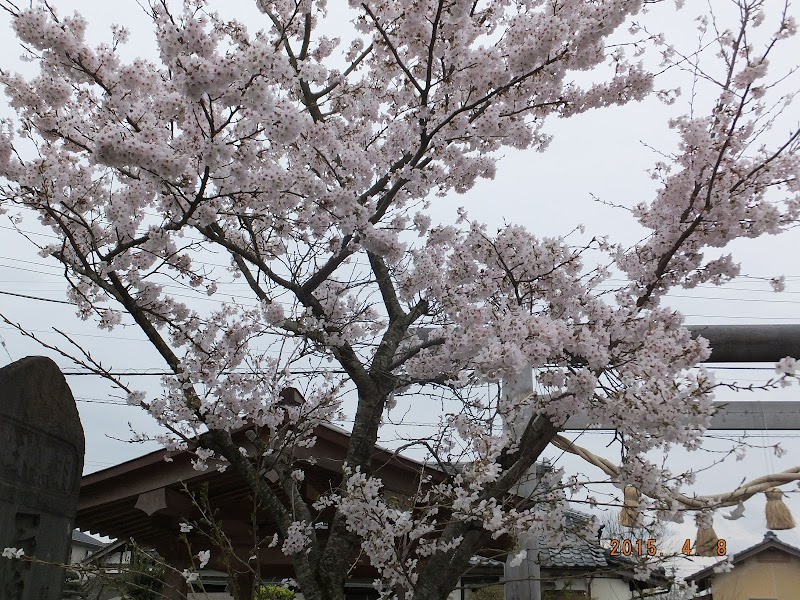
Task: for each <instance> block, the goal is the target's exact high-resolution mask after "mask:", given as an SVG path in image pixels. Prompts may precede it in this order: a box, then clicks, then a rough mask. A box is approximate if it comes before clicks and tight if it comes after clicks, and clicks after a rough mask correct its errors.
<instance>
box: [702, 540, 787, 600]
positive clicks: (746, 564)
mask: <svg viewBox="0 0 800 600" xmlns="http://www.w3.org/2000/svg"><path fill="white" fill-rule="evenodd" d="M798 590H800V558H797V557H794V556H791V555H789V554H787V553H785V552H781V551H779V550H767V551H764V552H761V553H760V554H757V555H756V556H752V557H750V558H749V559H747V560H745V561H743V562H742V563H740V564H738V565H736V567H734V569H733V570H732V571H730V572H729V573H721V574H718V575H715V577H714V580H713V584H712V586H711V592H712V594H713V597H714V600H750V599H751V598H769V599H770V600H773V599H774V600H797V598H798Z"/></svg>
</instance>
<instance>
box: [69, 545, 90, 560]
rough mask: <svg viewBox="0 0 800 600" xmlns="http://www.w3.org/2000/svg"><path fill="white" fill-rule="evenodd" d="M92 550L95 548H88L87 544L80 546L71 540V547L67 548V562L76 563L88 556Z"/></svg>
mask: <svg viewBox="0 0 800 600" xmlns="http://www.w3.org/2000/svg"><path fill="white" fill-rule="evenodd" d="M93 550H95V548H90V547H89V546H82V545H79V544H76V543H75V542H73V543H72V547H71V548H70V549H69V564H71V565H76V564H78V563H79V562H81V561H82V560H83V559H84V558H86V557H87V556H89V554H91V552H92V551H93Z"/></svg>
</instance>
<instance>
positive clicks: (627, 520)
mask: <svg viewBox="0 0 800 600" xmlns="http://www.w3.org/2000/svg"><path fill="white" fill-rule="evenodd" d="M641 497H642V495H641V493H640V492H639V490H638V489H637V487H636V486H634V485H626V486H625V501H624V502H623V503H622V510H621V511H620V513H619V524H620V525H622V526H623V527H636V525H637V524H638V522H639V498H641Z"/></svg>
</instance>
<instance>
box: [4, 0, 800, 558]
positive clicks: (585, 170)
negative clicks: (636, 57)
mask: <svg viewBox="0 0 800 600" xmlns="http://www.w3.org/2000/svg"><path fill="white" fill-rule="evenodd" d="M53 4H54V5H56V6H57V7H62V12H65V8H63V7H78V8H79V10H80V11H81V12H83V13H84V14H85V15H86V16H87V17H88V19H89V21H90V36H91V37H92V38H93V39H96V40H109V39H110V34H108V33H106V32H107V27H108V26H109V25H110V24H111V23H114V22H117V23H123V24H125V25H126V26H128V27H129V28H130V29H131V32H132V36H131V38H132V43H130V44H128V46H127V47H126V49H125V53H126V55H128V56H133V55H136V54H144V53H149V52H151V49H152V46H151V36H150V33H149V32H150V29H151V28H150V26H149V25H148V21H147V20H146V19H145V18H144V16H143V15H142V13H141V10H140V9H139V7H138V6H137V5H136V3H135V2H133V1H132V0H120V1H119V2H114V3H110V2H105V1H97V0H91V1H90V0H84V1H81V2H69V1H67V0H54V1H53ZM229 4H230V3H229ZM236 6H237V10H239V7H244V6H247V7H248V8H247V9H246V11H245V12H243V13H241V14H243V15H244V17H245V18H246V19H247V22H249V23H253V22H255V21H254V19H257V18H258V15H257V13H256V12H255V11H254V10H253V9H252V7H250V3H249V2H241V3H240V2H237V3H236ZM112 7H113V11H112V10H111V8H112ZM242 10H244V9H242ZM331 10H332V11H333V9H331ZM660 10H661V11H662V12H663V13H664V16H661V17H660V18H659V20H658V23H659V25H660V26H663V27H665V28H666V29H667V30H668V31H670V32H671V33H672V34H673V35H674V36H677V38H678V39H680V42H681V44H688V45H689V46H691V44H692V40H693V39H694V33H693V31H692V29H691V19H690V17H691V15H690V14H689V13H687V12H683V13H678V15H677V16H674V15H671V13H670V10H671V9H667V7H661V8H660ZM796 12H797V10H796V9H795V13H796ZM0 28H1V29H0V32H2V36H0V40H2V41H1V42H0V47H1V48H2V54H0V56H2V58H0V64H1V65H2V67H3V68H12V69H14V70H19V71H23V72H30V69H31V68H32V67H31V65H30V64H29V63H22V62H20V61H19V60H18V59H17V56H18V55H19V54H20V51H19V50H18V48H17V47H16V45H15V43H14V42H13V38H12V37H11V36H10V35H8V33H9V32H8V30H7V19H6V16H5V15H4V14H3V15H1V16H0ZM252 28H253V29H256V27H255V26H252ZM792 43H793V44H794V48H795V49H796V50H797V52H795V53H794V56H800V46H798V44H797V42H796V41H795V42H792ZM787 56H789V55H787ZM779 66H783V67H784V68H785V67H787V66H790V63H788V62H787V63H786V64H785V65H779ZM667 77H671V76H667ZM667 77H665V78H663V79H660V80H659V82H658V83H657V85H659V84H661V86H663V87H672V86H674V85H676V83H677V84H681V85H683V86H684V88H685V86H686V85H687V84H688V81H687V80H686V79H685V77H683V79H681V81H680V82H679V81H678V80H679V79H680V77H679V78H678V79H669V78H667ZM662 82H663V83H662ZM794 83H795V85H796V84H797V78H796V77H795V79H794ZM685 109H686V99H685V98H683V99H679V100H678V102H677V103H676V105H675V106H672V107H665V106H663V105H662V104H660V103H658V102H657V101H656V100H655V98H650V99H648V100H647V101H645V102H643V103H641V104H636V105H630V106H626V107H621V108H610V109H605V110H602V111H595V112H592V113H590V114H587V115H581V116H579V117H575V118H573V119H571V120H569V121H566V122H553V123H551V127H550V130H551V132H553V133H554V134H555V139H554V141H553V143H552V144H551V146H550V148H549V150H548V152H547V153H545V154H536V153H532V152H519V151H514V150H508V151H506V152H505V157H504V159H503V160H502V161H501V163H500V165H499V169H498V174H497V177H496V178H495V180H494V181H482V182H480V183H478V184H477V185H476V186H475V187H474V188H473V189H472V190H470V191H469V192H468V193H467V194H464V195H463V196H455V195H453V196H451V197H448V198H444V199H436V200H435V202H434V207H433V210H432V213H433V217H434V221H437V220H438V221H439V222H447V221H449V220H452V219H453V217H454V214H455V210H456V208H457V207H458V206H465V207H466V208H467V209H468V211H469V213H470V215H471V216H472V217H473V218H475V219H476V220H479V221H484V222H486V223H488V224H489V225H500V224H502V223H503V222H504V221H506V222H517V223H521V224H524V225H525V226H526V227H528V228H529V229H530V230H532V231H533V232H534V233H536V234H539V235H557V234H561V233H567V232H568V231H569V230H571V229H572V228H574V227H575V226H576V225H578V224H579V223H583V224H585V225H586V226H587V235H593V234H609V235H610V236H611V238H612V240H615V241H623V242H626V243H633V242H635V241H637V240H638V239H639V238H640V237H642V235H641V234H642V230H641V229H640V228H638V226H637V225H636V224H635V223H634V222H633V221H632V219H631V218H630V217H629V216H628V215H627V214H626V213H625V211H622V210H619V209H612V208H610V207H608V206H604V205H601V204H599V203H596V202H593V201H592V196H593V195H594V196H597V197H599V198H601V199H603V200H604V201H608V202H612V203H617V204H622V205H625V206H632V205H634V204H636V203H638V202H640V201H642V200H648V199H650V198H652V197H653V191H654V183H653V182H652V181H651V180H650V178H649V175H648V174H647V173H646V172H645V171H646V169H647V168H648V167H650V166H651V165H652V163H653V162H654V161H655V160H656V156H655V155H654V153H653V152H651V151H650V150H648V149H646V148H645V147H644V146H643V145H642V142H646V143H647V144H649V145H651V146H655V147H657V148H659V149H660V150H666V151H669V150H670V149H672V147H673V146H674V144H675V138H674V135H673V133H672V132H671V131H670V130H669V129H668V128H667V127H666V119H667V118H668V116H669V115H675V114H679V113H682V112H684V111H685ZM7 114H8V108H7V107H6V106H5V103H4V102H3V101H2V100H0V115H7ZM26 217H27V218H26V220H25V222H24V223H23V224H22V225H21V226H20V227H21V228H22V229H23V230H26V231H28V232H30V236H31V238H32V239H34V240H39V241H42V240H43V239H44V238H42V237H41V236H42V235H46V232H45V230H43V229H42V228H41V227H39V226H38V223H37V222H36V221H35V219H34V218H30V217H31V215H30V214H29V215H26ZM798 247H800V232H798V231H797V230H793V231H791V232H788V233H786V234H784V235H781V236H777V237H771V238H764V239H758V240H748V241H742V242H739V243H736V244H734V245H733V248H732V249H733V251H734V252H735V256H736V257H737V258H738V259H739V260H740V261H741V263H742V266H743V269H742V270H743V272H744V273H748V274H751V275H754V276H763V277H771V276H773V275H776V274H784V275H786V279H787V286H786V291H785V292H784V293H781V294H776V293H773V292H772V291H771V289H770V287H769V285H767V284H766V283H765V282H759V281H754V280H749V279H743V280H740V281H736V282H735V283H733V284H732V285H730V286H727V288H724V289H723V288H716V287H713V286H700V287H699V288H697V289H696V290H691V291H688V290H687V291H678V292H676V293H675V294H673V295H672V297H671V298H672V300H671V305H672V306H673V307H674V308H677V309H679V310H681V311H682V312H683V313H684V314H685V315H686V316H687V321H688V322H689V323H714V324H721V323H735V324H743V323H782V322H783V323H797V322H800V311H799V310H798V309H799V308H800V266H798V261H797V256H798V255H797V250H796V249H797V248H798ZM218 262H224V259H220V261H218ZM235 289H236V288H235V287H232V286H231V287H224V288H223V292H224V293H230V294H234V293H235ZM0 290H2V291H7V292H14V293H20V294H28V295H33V296H40V297H46V298H52V299H56V300H64V299H65V296H64V285H63V284H62V283H61V279H60V277H59V268H58V266H57V264H56V262H55V261H54V260H44V259H41V258H40V257H38V256H37V254H36V252H35V249H34V248H33V247H32V245H31V244H29V243H28V242H27V241H26V240H25V239H24V238H22V237H20V236H19V235H17V234H15V233H14V232H13V231H11V230H10V224H9V223H8V221H7V220H5V218H4V217H3V218H2V219H0ZM222 298H224V295H223V296H215V299H222ZM206 301H207V302H215V301H217V300H206ZM0 311H2V312H3V313H4V314H5V315H7V316H8V317H9V318H12V319H14V320H16V321H18V322H20V323H21V324H23V325H24V326H25V327H27V328H28V329H30V330H31V331H35V332H37V334H39V335H41V336H42V338H43V339H44V340H46V341H48V342H52V343H55V344H59V343H61V342H59V341H58V340H59V337H58V336H57V335H56V334H55V333H53V332H52V329H51V328H52V327H58V328H60V329H62V330H64V331H66V332H69V333H71V334H74V336H76V337H75V339H76V340H80V341H81V342H82V343H85V344H86V346H87V347H88V348H89V349H90V350H91V351H92V352H93V353H94V354H96V355H97V356H98V357H101V358H103V361H104V363H105V364H108V365H112V366H113V367H114V368H115V369H148V368H152V369H154V370H161V369H162V368H163V367H162V364H161V363H160V362H159V360H158V357H157V356H156V355H155V353H154V352H153V351H152V350H150V348H149V346H148V344H147V343H146V342H145V341H143V338H142V335H141V334H140V333H139V332H138V331H136V330H135V329H133V328H130V329H118V330H116V331H114V332H113V333H112V334H107V333H106V332H103V331H99V330H97V329H96V328H95V327H94V326H93V324H92V323H90V322H82V321H80V320H79V319H78V318H77V317H76V316H75V314H74V311H73V309H72V307H70V306H67V305H64V304H57V303H45V302H39V301H33V300H25V299H22V298H19V297H13V296H7V295H0ZM0 335H2V337H3V339H4V341H5V347H6V349H7V351H8V354H10V356H11V358H13V359H14V360H16V359H19V358H21V357H23V356H26V355H31V354H44V355H48V356H51V357H53V358H54V359H55V360H56V361H57V362H58V363H59V364H60V365H61V366H62V368H63V369H64V370H65V371H75V370H76V368H75V367H73V366H72V365H69V364H68V363H67V362H66V361H65V360H64V359H63V358H60V357H58V356H56V355H55V353H54V352H52V351H49V350H45V349H42V348H41V347H40V346H38V345H37V344H36V343H35V342H33V341H31V340H28V339H25V338H24V337H22V336H21V335H19V334H18V333H16V332H15V331H13V330H11V329H10V328H9V327H7V326H5V325H2V326H0ZM8 360H9V356H8V355H6V353H5V352H3V351H2V350H1V349H0V361H2V362H0V364H5V363H6V362H8ZM741 366H742V365H737V367H741ZM752 368H753V369H754V370H740V369H739V370H723V371H719V372H718V376H719V377H720V378H722V379H724V380H736V381H739V382H748V383H749V382H758V381H763V379H765V378H767V377H769V376H770V374H771V367H770V366H769V365H752ZM68 381H69V384H70V386H71V387H72V390H73V393H74V395H75V397H76V399H77V400H78V407H79V409H80V413H81V418H82V421H83V425H84V430H85V433H86V441H87V453H86V471H87V472H91V471H94V470H98V469H101V468H105V467H108V466H111V465H113V464H116V463H118V462H120V461H122V460H126V459H129V458H132V457H134V456H137V455H139V454H142V453H144V452H146V451H150V450H153V449H155V448H156V446H155V445H154V444H152V443H150V444H144V445H140V444H130V443H126V442H125V441H120V440H124V439H127V438H129V437H130V428H131V427H132V428H133V429H134V430H137V431H153V421H152V419H150V418H149V417H148V416H147V415H145V414H143V412H142V411H141V410H139V409H137V408H131V407H128V406H124V405H120V404H115V402H119V400H116V399H115V398H113V397H111V396H110V395H109V394H110V393H111V388H110V386H109V385H108V384H107V383H105V382H103V381H102V380H99V378H97V377H86V376H68ZM142 381H143V382H145V383H141V382H142ZM136 383H137V385H139V386H140V387H142V388H143V389H147V390H150V391H152V392H156V391H157V389H158V377H137V378H136ZM767 397H769V398H771V399H796V398H797V391H796V389H795V388H792V389H789V390H783V391H781V392H780V393H776V394H771V395H769V396H767V395H764V394H753V395H750V396H747V397H744V396H743V395H742V394H736V395H734V394H728V395H723V394H720V395H719V398H718V399H724V400H735V399H739V398H743V399H758V398H767ZM415 419H417V420H418V421H419V422H430V421H432V420H435V419H434V418H433V417H432V416H429V417H427V418H426V415H425V414H424V413H421V414H419V416H418V417H416V416H415ZM129 424H130V426H129ZM400 433H402V431H400ZM732 434H734V435H735V434H736V432H732ZM394 435H395V432H394V431H393V430H392V428H391V427H389V428H387V431H386V436H387V438H391V437H393V436H394ZM751 435H752V436H753V438H754V441H755V442H756V443H759V444H762V445H766V444H774V443H776V442H778V441H782V442H783V444H782V445H783V446H784V448H785V449H786V450H788V453H787V455H786V456H784V457H782V458H778V457H775V456H772V455H771V453H770V452H769V451H762V450H752V451H750V452H749V453H748V455H747V457H746V458H745V459H744V460H742V461H741V462H735V461H730V462H729V463H727V464H725V465H723V466H720V467H717V468H715V469H712V470H711V471H709V472H705V473H703V474H701V476H700V477H699V478H698V484H697V486H696V488H695V489H696V491H697V492H698V493H701V494H705V493H711V492H722V491H727V490H730V489H732V488H734V487H736V486H738V485H739V484H740V483H741V482H742V480H743V479H751V478H753V477H756V476H759V475H762V474H764V473H767V472H770V471H777V470H782V469H785V468H788V467H791V466H795V465H797V464H800V432H790V433H789V434H788V435H785V434H781V433H771V432H751ZM610 441H611V437H610V436H609V435H608V434H606V433H585V434H583V435H582V436H581V438H580V443H581V444H583V445H585V446H587V447H589V448H590V449H592V450H593V451H595V452H597V453H599V454H601V455H603V456H606V457H608V458H610V459H614V458H615V455H616V457H617V458H618V454H619V449H618V447H615V446H614V445H612V446H611V447H608V448H606V445H607V444H608V443H609V442H610ZM726 445H727V446H729V444H727V443H726V442H723V441H719V440H709V441H708V444H707V446H708V447H709V448H710V449H715V448H717V449H718V448H722V447H726ZM551 456H552V458H553V459H554V460H556V461H557V464H563V465H564V466H565V467H566V469H567V472H568V473H569V472H571V471H573V470H579V471H581V472H583V473H586V474H590V475H591V474H594V475H596V476H597V475H599V473H597V472H594V471H592V468H591V467H590V466H588V465H585V464H584V463H581V462H580V461H578V460H577V459H575V460H573V459H572V458H570V457H562V456H560V455H558V454H557V453H556V452H555V451H554V452H552V453H551ZM712 459H713V455H710V454H706V453H701V454H700V460H699V461H698V456H697V455H695V456H692V457H688V456H686V455H685V453H676V455H675V456H674V457H673V458H672V459H671V460H672V461H674V462H673V464H675V465H676V467H675V470H678V467H680V468H685V467H687V466H689V465H696V464H707V463H709V462H710V461H711V460H712ZM606 489H608V488H606ZM796 489H797V488H796V487H795V486H786V488H785V490H787V491H790V490H796ZM799 496H800V495H799V494H798V493H791V494H790V497H789V498H788V499H787V504H788V505H789V507H790V508H791V509H792V512H793V513H794V514H795V515H796V518H798V519H800V497H799ZM763 508H764V500H763V497H756V498H753V499H752V500H750V501H748V503H747V513H746V517H745V518H744V519H741V520H739V521H725V520H723V519H721V518H716V519H715V526H716V531H717V533H718V535H719V536H720V537H724V538H726V539H727V541H728V546H729V548H730V550H731V551H733V552H735V551H738V550H741V549H743V548H745V547H747V546H750V545H752V544H754V543H756V542H758V541H760V540H761V539H762V537H763V535H764V532H765V522H764V516H763ZM676 527H677V535H676V537H677V538H678V539H681V540H682V539H683V538H687V537H691V538H693V537H694V525H693V523H688V522H687V523H686V524H684V525H682V526H676ZM779 537H780V538H781V539H782V540H784V541H786V542H788V543H791V544H794V545H798V546H800V534H799V533H798V530H792V531H787V532H779ZM664 550H669V549H667V548H664ZM674 550H678V549H677V548H676V549H674ZM694 568H699V566H695V567H694Z"/></svg>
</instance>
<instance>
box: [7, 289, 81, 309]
mask: <svg viewBox="0 0 800 600" xmlns="http://www.w3.org/2000/svg"><path fill="white" fill-rule="evenodd" d="M0 294H4V295H6V296H16V297H18V298H26V299H28V300H39V301H40V302H53V303H55V304H71V305H73V306H75V303H74V302H70V301H69V300H56V299H55V298H42V297H40V296H29V295H27V294H16V293H14V292H6V291H4V290H0Z"/></svg>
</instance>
